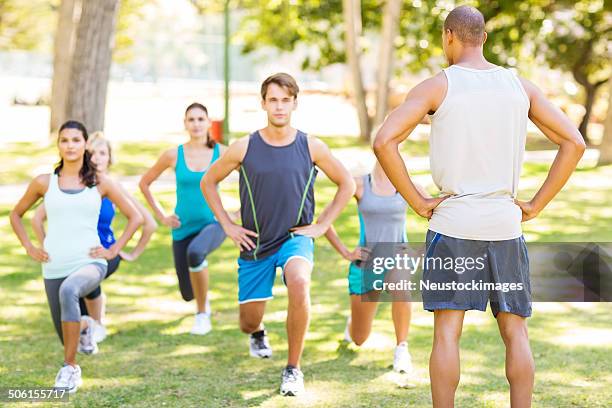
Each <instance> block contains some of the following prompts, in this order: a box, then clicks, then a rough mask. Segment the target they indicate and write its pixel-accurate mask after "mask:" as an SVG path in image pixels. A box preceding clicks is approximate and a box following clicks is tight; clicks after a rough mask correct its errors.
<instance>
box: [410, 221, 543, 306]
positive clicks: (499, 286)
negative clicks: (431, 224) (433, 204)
mask: <svg viewBox="0 0 612 408" xmlns="http://www.w3.org/2000/svg"><path fill="white" fill-rule="evenodd" d="M425 247H426V256H425V259H424V268H423V286H422V288H421V289H422V295H423V307H424V308H425V310H428V311H434V310H444V309H451V310H480V311H483V312H484V311H485V310H486V309H487V303H490V305H491V311H492V312H493V315H494V316H497V314H498V313H499V312H508V313H512V314H515V315H519V316H523V317H529V316H531V285H530V282H529V258H528V255H527V246H526V244H525V239H524V238H523V237H522V236H521V237H519V238H515V239H509V240H504V241H475V240H468V239H459V238H453V237H449V236H446V235H443V234H440V233H437V232H433V231H431V230H429V231H427V237H426V242H425Z"/></svg>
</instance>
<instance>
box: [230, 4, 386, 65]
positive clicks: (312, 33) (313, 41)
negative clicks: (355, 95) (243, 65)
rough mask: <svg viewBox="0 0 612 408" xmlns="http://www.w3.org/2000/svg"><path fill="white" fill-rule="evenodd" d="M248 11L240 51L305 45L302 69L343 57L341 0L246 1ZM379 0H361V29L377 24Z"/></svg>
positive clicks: (378, 24) (379, 18) (290, 49)
mask: <svg viewBox="0 0 612 408" xmlns="http://www.w3.org/2000/svg"><path fill="white" fill-rule="evenodd" d="M244 6H245V7H246V8H247V9H248V10H249V14H248V15H247V16H245V18H244V19H243V20H242V24H241V27H240V32H239V34H238V36H239V38H240V40H241V41H242V42H243V43H244V47H243V52H245V53H249V52H252V51H254V50H256V49H258V48H260V47H263V46H271V47H275V48H278V49H280V50H282V51H293V50H294V49H295V48H296V47H297V46H298V44H305V45H307V46H308V55H307V57H306V58H305V59H304V60H303V61H302V67H303V68H304V69H315V70H316V69H320V68H321V67H324V66H327V65H331V64H334V63H338V62H344V61H345V60H346V52H345V47H344V25H343V24H344V23H343V21H344V20H343V16H342V0H330V1H323V0H295V1H291V2H288V1H276V0H245V1H244ZM380 7H381V2H380V1H377V0H363V1H362V16H363V30H364V31H369V30H372V29H374V28H375V27H378V26H380V24H381V18H382V15H381V13H380Z"/></svg>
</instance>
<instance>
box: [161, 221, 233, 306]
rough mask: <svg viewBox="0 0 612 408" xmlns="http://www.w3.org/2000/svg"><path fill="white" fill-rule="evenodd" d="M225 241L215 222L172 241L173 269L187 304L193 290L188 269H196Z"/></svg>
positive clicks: (221, 230) (219, 227)
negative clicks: (195, 232) (183, 237)
mask: <svg viewBox="0 0 612 408" xmlns="http://www.w3.org/2000/svg"><path fill="white" fill-rule="evenodd" d="M224 239H225V232H224V231H223V228H221V225H220V224H219V223H217V222H214V223H212V224H208V225H207V226H205V227H204V228H202V230H201V231H200V232H199V233H197V234H194V235H191V236H189V237H187V238H185V239H181V240H178V241H172V254H173V256H174V268H175V269H176V276H177V277H178V282H179V288H180V290H181V296H182V297H183V299H184V300H185V301H186V302H188V301H190V300H192V299H193V289H192V287H191V279H190V278H189V268H196V267H198V266H200V265H202V263H203V262H204V260H205V259H206V257H207V256H208V255H209V254H210V253H211V252H212V251H214V250H215V249H217V248H218V247H219V246H220V245H221V244H222V243H223V240H224Z"/></svg>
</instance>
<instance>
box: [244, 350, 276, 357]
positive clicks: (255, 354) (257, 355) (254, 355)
mask: <svg viewBox="0 0 612 408" xmlns="http://www.w3.org/2000/svg"><path fill="white" fill-rule="evenodd" d="M249 354H250V355H251V357H255V358H270V357H271V356H272V353H271V352H270V354H265V355H262V354H257V353H256V352H254V351H253V350H249Z"/></svg>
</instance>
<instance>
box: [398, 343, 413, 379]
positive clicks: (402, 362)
mask: <svg viewBox="0 0 612 408" xmlns="http://www.w3.org/2000/svg"><path fill="white" fill-rule="evenodd" d="M393 371H396V372H398V373H405V374H409V373H410V372H411V371H412V357H411V356H410V352H409V351H408V343H406V342H405V341H403V342H401V343H400V344H398V345H397V346H396V347H395V353H394V354H393Z"/></svg>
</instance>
